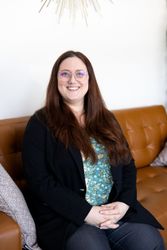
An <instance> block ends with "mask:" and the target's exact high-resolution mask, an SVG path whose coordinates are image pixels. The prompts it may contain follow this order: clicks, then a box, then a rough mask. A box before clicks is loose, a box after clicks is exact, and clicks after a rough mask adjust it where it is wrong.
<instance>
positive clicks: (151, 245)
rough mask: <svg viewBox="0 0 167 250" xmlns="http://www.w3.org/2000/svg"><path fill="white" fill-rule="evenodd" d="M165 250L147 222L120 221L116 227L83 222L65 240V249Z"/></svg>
mask: <svg viewBox="0 0 167 250" xmlns="http://www.w3.org/2000/svg"><path fill="white" fill-rule="evenodd" d="M116 249H117V250H165V246H164V243H163V239H162V237H161V235H160V233H159V231H158V230H157V229H156V228H154V227H152V226H150V225H147V224H139V223H122V224H121V225H120V226H119V227H118V228H117V229H105V230H104V229H99V228H97V227H94V226H91V225H88V224H84V225H82V226H81V227H80V228H79V229H78V230H77V231H76V232H75V233H74V234H73V235H72V236H71V237H70V238H69V240H68V241H67V245H66V250H116Z"/></svg>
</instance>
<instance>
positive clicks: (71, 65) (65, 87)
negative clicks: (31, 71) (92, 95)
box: [57, 57, 89, 105]
mask: <svg viewBox="0 0 167 250" xmlns="http://www.w3.org/2000/svg"><path fill="white" fill-rule="evenodd" d="M57 78H58V90H59V93H60V94H61V96H62V97H63V99H64V101H65V103H67V104H75V105H77V104H78V105H80V104H82V105H83V103H84V97H85V95H86V93H87V91H88V85H89V75H88V71H87V68H86V65H85V64H84V63H83V62H82V60H81V59H79V58H78V57H68V58H66V59H65V60H64V61H62V63H61V64H60V67H59V71H58V75H57Z"/></svg>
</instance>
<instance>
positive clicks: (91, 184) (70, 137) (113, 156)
mask: <svg viewBox="0 0 167 250" xmlns="http://www.w3.org/2000/svg"><path fill="white" fill-rule="evenodd" d="M23 163H24V167H25V172H26V176H27V180H28V185H29V189H30V194H31V197H30V200H31V202H30V204H29V205H30V206H31V207H30V208H31V212H32V215H33V217H34V220H35V223H36V227H37V237H38V243H39V245H40V246H41V248H42V249H43V250H62V249H65V250H85V249H86V250H111V249H127V250H146V249H147V250H153V249H156V250H163V249H164V244H163V240H162V238H161V236H160V234H159V231H158V230H157V228H159V229H162V226H161V225H160V224H159V223H158V221H157V220H156V219H155V218H154V217H153V216H152V215H151V214H150V213H149V212H148V211H147V210H146V209H145V208H143V207H142V205H141V204H140V203H139V202H138V201H137V200H136V168H135V165H134V161H133V159H132V156H131V153H130V150H129V148H128V144H127V142H126V140H125V138H124V136H123V134H122V132H121V129H120V126H119V125H118V122H117V121H116V119H115V118H114V116H113V114H112V113H111V112H110V111H109V110H107V108H106V107H105V105H104V103H103V100H102V97H101V94H100V91H99V88H98V85H97V82H96V78H95V74H94V71H93V68H92V65H91V63H90V61H89V60H88V58H87V57H86V56H85V55H83V54H82V53H80V52H74V51H67V52H65V53H64V54H62V55H61V56H60V57H59V58H58V59H57V61H56V63H55V64H54V66H53V69H52V73H51V78H50V81H49V85H48V89H47V97H46V105H45V107H44V108H42V109H41V110H39V111H37V112H36V113H35V114H34V115H33V116H32V117H31V119H30V120H29V123H28V125H27V128H26V131H25V136H24V143H23Z"/></svg>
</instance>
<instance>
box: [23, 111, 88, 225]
mask: <svg viewBox="0 0 167 250" xmlns="http://www.w3.org/2000/svg"><path fill="white" fill-rule="evenodd" d="M47 133H48V128H47V126H46V125H45V124H43V123H42V122H41V121H40V120H39V119H38V118H37V117H36V115H33V116H32V117H31V118H30V120H29V122H28V125H27V128H26V130H25V134H24V140H23V150H22V159H23V166H24V169H25V174H26V178H27V182H28V185H29V188H30V190H31V192H32V193H33V195H35V197H37V199H39V200H40V201H41V202H42V203H43V204H45V205H47V206H49V207H50V208H51V209H52V210H53V211H55V212H56V213H58V214H60V215H61V216H63V217H64V218H65V219H67V220H70V221H71V222H73V223H76V224H77V225H81V224H82V223H83V222H84V219H85V217H86V216H87V214H88V213H89V211H90V209H91V207H92V206H91V205H90V204H89V203H88V202H86V200H85V199H84V198H82V197H81V196H80V195H79V194H77V193H75V192H74V191H72V190H71V189H69V188H67V187H65V186H62V185H61V184H60V183H59V182H58V180H57V179H56V178H55V177H54V176H53V174H52V173H51V171H49V167H48V164H49V163H48V162H47V159H46V158H47V157H46V148H47V147H48V145H47V139H46V138H47V136H46V135H47Z"/></svg>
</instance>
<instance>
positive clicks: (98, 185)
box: [83, 138, 113, 205]
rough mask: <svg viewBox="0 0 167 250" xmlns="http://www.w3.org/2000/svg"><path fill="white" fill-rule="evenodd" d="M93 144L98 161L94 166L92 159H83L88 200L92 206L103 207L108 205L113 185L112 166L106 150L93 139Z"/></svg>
mask: <svg viewBox="0 0 167 250" xmlns="http://www.w3.org/2000/svg"><path fill="white" fill-rule="evenodd" d="M91 143H92V146H93V148H94V150H95V152H96V154H97V158H98V161H97V162H96V163H95V164H93V163H92V162H91V160H90V159H83V166H84V174H85V182H86V200H87V201H88V202H89V204H91V205H102V204H105V203H107V201H108V198H109V194H110V192H111V189H112V185H113V180H112V174H111V165H110V163H109V157H108V152H107V150H106V148H105V147H104V146H103V145H101V144H99V143H98V142H97V141H96V140H95V139H93V138H91Z"/></svg>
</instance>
